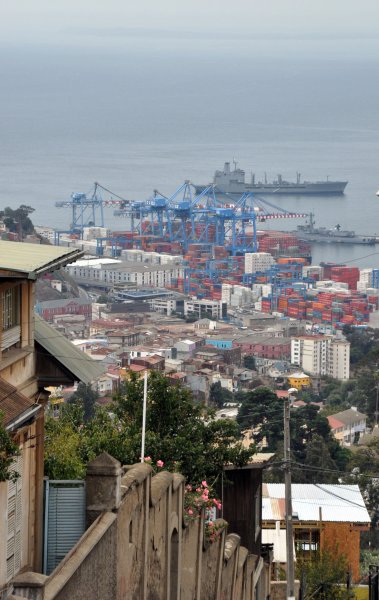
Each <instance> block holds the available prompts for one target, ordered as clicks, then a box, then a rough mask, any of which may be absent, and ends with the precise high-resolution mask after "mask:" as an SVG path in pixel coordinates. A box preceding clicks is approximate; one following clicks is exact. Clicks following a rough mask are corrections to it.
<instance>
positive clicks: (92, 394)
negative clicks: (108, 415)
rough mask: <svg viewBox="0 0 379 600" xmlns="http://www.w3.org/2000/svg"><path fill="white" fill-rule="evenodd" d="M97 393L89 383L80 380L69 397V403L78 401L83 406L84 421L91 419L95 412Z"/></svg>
mask: <svg viewBox="0 0 379 600" xmlns="http://www.w3.org/2000/svg"><path fill="white" fill-rule="evenodd" d="M98 397H99V394H98V392H97V391H96V390H94V389H93V388H92V387H91V386H90V385H86V384H85V383H82V382H80V383H79V385H78V389H77V390H76V392H74V393H73V394H72V395H71V396H70V398H69V400H68V401H69V403H79V404H82V406H83V418H84V422H85V423H86V422H87V421H89V420H90V419H92V417H93V415H94V412H95V404H96V400H97V399H98Z"/></svg>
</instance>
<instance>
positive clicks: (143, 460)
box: [141, 371, 147, 463]
mask: <svg viewBox="0 0 379 600" xmlns="http://www.w3.org/2000/svg"><path fill="white" fill-rule="evenodd" d="M142 402H143V404H142V440H141V463H143V462H145V437H146V407H147V371H145V373H144V376H143V400H142Z"/></svg>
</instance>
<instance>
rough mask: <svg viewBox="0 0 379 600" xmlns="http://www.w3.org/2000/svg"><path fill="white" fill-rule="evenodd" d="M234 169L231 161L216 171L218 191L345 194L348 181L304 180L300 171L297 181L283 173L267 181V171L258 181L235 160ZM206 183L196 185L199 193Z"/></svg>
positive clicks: (232, 192)
mask: <svg viewBox="0 0 379 600" xmlns="http://www.w3.org/2000/svg"><path fill="white" fill-rule="evenodd" d="M233 163H234V169H233V170H231V168H230V163H229V162H226V163H225V164H224V170H223V171H216V172H215V174H214V177H213V184H214V185H215V186H216V189H215V191H216V193H217V192H219V193H221V194H239V195H242V194H245V193H246V192H251V193H254V194H258V195H261V196H264V195H267V194H270V195H271V194H275V195H288V196H292V195H294V194H296V195H307V196H308V195H309V196H310V195H316V196H317V195H324V194H326V195H327V194H333V195H336V194H343V193H344V191H345V187H346V186H347V183H348V182H347V181H331V180H329V178H328V177H327V178H326V180H325V181H302V180H301V176H300V173H297V174H296V181H293V182H291V181H286V180H285V179H283V177H282V176H281V175H278V176H277V179H275V180H274V181H267V175H266V173H265V177H264V181H263V182H262V181H256V179H255V175H254V173H252V175H251V182H250V183H248V182H247V181H245V171H243V170H242V169H237V163H236V161H233ZM206 187H207V186H205V185H195V190H196V193H197V194H201V192H202V191H203V190H204V189H205V188H206Z"/></svg>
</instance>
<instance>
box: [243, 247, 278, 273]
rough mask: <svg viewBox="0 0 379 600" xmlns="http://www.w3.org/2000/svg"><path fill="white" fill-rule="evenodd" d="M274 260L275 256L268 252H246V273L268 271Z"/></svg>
mask: <svg viewBox="0 0 379 600" xmlns="http://www.w3.org/2000/svg"><path fill="white" fill-rule="evenodd" d="M274 262H275V259H274V257H273V256H272V255H271V254H269V253H268V252H246V254H245V273H258V272H264V271H267V270H268V269H269V268H270V267H271V265H273V264H274Z"/></svg>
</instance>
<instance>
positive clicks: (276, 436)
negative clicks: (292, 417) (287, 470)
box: [237, 387, 283, 452]
mask: <svg viewBox="0 0 379 600" xmlns="http://www.w3.org/2000/svg"><path fill="white" fill-rule="evenodd" d="M237 423H238V425H239V426H240V429H241V431H242V430H244V429H249V428H253V429H254V430H255V433H254V440H255V441H256V442H257V443H259V442H262V441H263V440H264V439H265V440H266V444H267V450H268V451H269V452H275V448H276V444H277V442H278V441H279V440H280V439H282V438H283V400H279V398H278V397H277V395H276V394H275V393H274V392H273V391H272V390H270V389H269V388H267V387H259V388H256V389H255V390H253V391H252V392H247V393H246V394H245V397H244V399H243V401H242V404H241V406H240V408H239V410H238V415H237Z"/></svg>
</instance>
